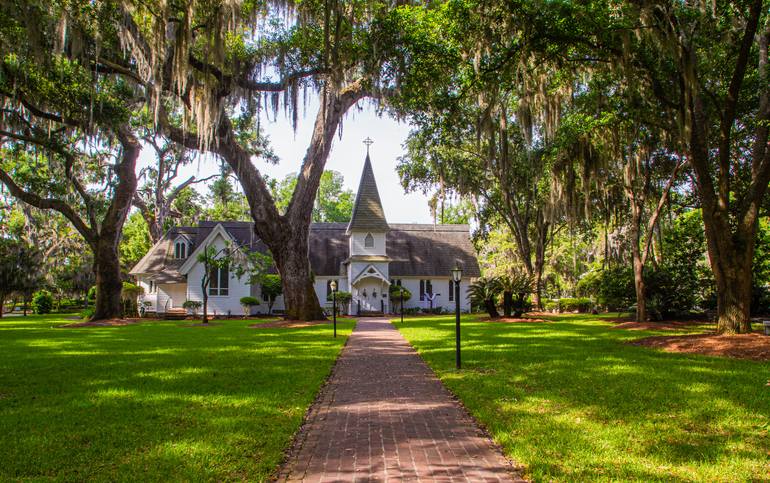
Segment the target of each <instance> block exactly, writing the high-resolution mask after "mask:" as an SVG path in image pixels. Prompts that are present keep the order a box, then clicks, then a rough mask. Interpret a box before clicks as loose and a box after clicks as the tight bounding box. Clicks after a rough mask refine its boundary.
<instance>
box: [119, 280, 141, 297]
mask: <svg viewBox="0 0 770 483" xmlns="http://www.w3.org/2000/svg"><path fill="white" fill-rule="evenodd" d="M143 293H144V289H143V288H142V287H140V286H138V285H136V284H134V283H131V282H123V289H122V290H121V292H120V296H121V298H122V299H123V300H129V301H136V298H137V297H139V296H140V295H142V294H143Z"/></svg>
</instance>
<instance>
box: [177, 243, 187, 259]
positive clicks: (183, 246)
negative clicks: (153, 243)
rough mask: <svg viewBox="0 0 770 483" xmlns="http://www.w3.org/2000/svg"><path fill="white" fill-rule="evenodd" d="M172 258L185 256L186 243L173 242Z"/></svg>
mask: <svg viewBox="0 0 770 483" xmlns="http://www.w3.org/2000/svg"><path fill="white" fill-rule="evenodd" d="M174 258H187V243H185V242H183V241H178V242H176V243H175V244H174Z"/></svg>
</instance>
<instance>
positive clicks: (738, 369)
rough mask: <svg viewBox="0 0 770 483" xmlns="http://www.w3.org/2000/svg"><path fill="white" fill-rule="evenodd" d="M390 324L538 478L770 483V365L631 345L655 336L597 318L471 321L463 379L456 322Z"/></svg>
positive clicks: (528, 472) (465, 333) (467, 323)
mask: <svg viewBox="0 0 770 483" xmlns="http://www.w3.org/2000/svg"><path fill="white" fill-rule="evenodd" d="M394 324H395V325H396V326H398V327H399V328H400V329H401V332H402V333H403V334H404V335H405V336H406V338H407V339H408V340H409V341H410V342H411V343H412V344H413V345H414V346H415V348H417V350H418V351H419V352H420V354H421V355H422V356H423V357H424V358H425V360H426V361H427V362H428V364H429V365H430V366H431V367H432V368H433V369H434V370H435V371H436V373H437V374H438V376H439V377H440V378H441V380H442V381H443V382H444V383H445V384H446V385H447V386H448V387H449V388H450V389H451V390H452V391H453V392H454V393H455V394H457V395H458V396H459V397H460V399H461V400H462V401H463V403H464V404H465V405H466V406H467V407H468V409H469V410H470V411H471V413H472V414H473V415H474V416H475V417H476V418H477V419H478V420H479V421H481V422H482V423H483V424H484V425H486V427H487V428H488V430H489V432H490V433H491V434H492V436H493V437H494V439H495V440H496V441H497V442H498V443H499V444H500V445H501V446H502V447H503V448H504V450H505V452H506V453H507V454H508V456H510V457H511V458H512V459H514V460H515V461H516V462H518V463H520V464H522V465H524V466H525V473H526V475H527V476H528V477H529V478H532V479H534V480H536V481H552V480H558V481H596V480H605V481H606V480H643V481H653V480H667V481H672V480H679V481H694V480H699V481H747V480H755V481H756V480H759V481H770V436H769V435H768V431H769V430H770V387H768V386H767V385H766V384H767V383H768V380H770V363H760V362H751V361H739V360H730V359H725V358H717V357H706V356H697V355H681V354H671V353H666V352H662V351H657V350H653V349H648V348H644V347H634V346H629V345H626V344H624V342H626V341H628V340H631V339H635V338H640V337H644V336H647V335H652V334H655V333H653V332H641V331H627V330H613V329H610V324H609V323H606V322H602V321H601V318H600V317H597V316H577V315H573V316H562V317H558V318H556V319H555V322H552V323H526V324H502V323H481V322H474V321H473V317H466V318H464V320H463V324H464V325H463V332H462V344H463V364H464V365H463V369H462V370H461V371H459V372H457V371H455V369H454V318H453V317H438V318H432V319H425V318H413V319H409V320H407V321H405V322H404V324H403V326H402V325H401V324H400V323H399V322H397V321H396V322H394ZM661 333H663V332H661ZM666 333H668V334H670V333H671V332H670V331H668V332H666Z"/></svg>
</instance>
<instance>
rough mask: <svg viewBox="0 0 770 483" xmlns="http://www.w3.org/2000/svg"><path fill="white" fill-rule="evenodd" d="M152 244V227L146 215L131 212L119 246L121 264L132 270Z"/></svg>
mask: <svg viewBox="0 0 770 483" xmlns="http://www.w3.org/2000/svg"><path fill="white" fill-rule="evenodd" d="M151 246H152V240H151V239H150V229H149V227H148V226H147V222H146V221H145V219H144V217H143V216H142V214H141V213H139V212H138V211H136V212H134V213H131V214H130V215H129V216H128V219H127V220H126V223H125V224H124V225H123V236H122V237H121V239H120V246H119V247H118V251H119V253H120V264H121V266H122V267H123V268H124V269H125V270H130V269H131V268H133V266H134V265H136V264H137V262H139V260H141V259H142V257H144V255H145V254H146V253H147V252H148V251H149V250H150V247H151Z"/></svg>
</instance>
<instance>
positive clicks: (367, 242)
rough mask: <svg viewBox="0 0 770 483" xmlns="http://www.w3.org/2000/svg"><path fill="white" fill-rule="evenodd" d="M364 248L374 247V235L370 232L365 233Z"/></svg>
mask: <svg viewBox="0 0 770 483" xmlns="http://www.w3.org/2000/svg"><path fill="white" fill-rule="evenodd" d="M364 248H374V237H373V236H372V234H371V233H367V234H366V238H364Z"/></svg>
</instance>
